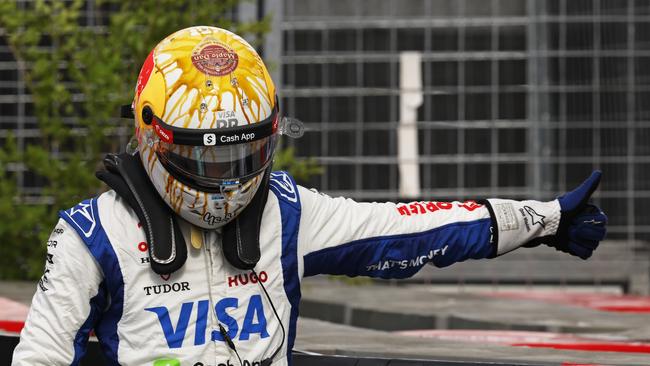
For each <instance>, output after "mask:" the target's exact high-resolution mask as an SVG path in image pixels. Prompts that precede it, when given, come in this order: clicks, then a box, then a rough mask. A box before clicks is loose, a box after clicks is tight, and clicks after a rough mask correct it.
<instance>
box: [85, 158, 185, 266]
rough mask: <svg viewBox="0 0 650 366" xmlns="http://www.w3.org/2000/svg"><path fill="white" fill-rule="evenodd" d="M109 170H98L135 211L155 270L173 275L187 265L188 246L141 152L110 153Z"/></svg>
mask: <svg viewBox="0 0 650 366" xmlns="http://www.w3.org/2000/svg"><path fill="white" fill-rule="evenodd" d="M104 167H106V170H103V171H98V172H97V173H95V175H96V176H97V178H99V179H100V180H102V181H104V182H105V183H106V184H107V185H108V186H109V187H111V188H112V189H114V190H115V192H117V194H119V195H120V196H121V197H122V198H124V199H125V200H126V202H128V204H129V206H131V208H132V209H133V210H134V211H135V213H136V215H137V216H138V219H139V220H140V223H141V224H142V227H143V228H144V231H145V235H146V236H147V243H148V244H149V258H150V260H149V262H150V263H151V269H153V271H154V272H156V273H158V274H163V275H164V274H170V273H172V272H174V271H176V270H178V269H179V268H181V267H182V266H183V264H185V260H186V259H187V247H186V245H185V239H183V234H182V233H181V231H180V228H179V227H178V222H177V221H176V215H174V213H173V212H172V210H171V209H170V208H169V206H167V204H166V203H165V202H164V201H163V200H162V198H160V196H159V195H158V192H156V189H155V188H154V187H153V185H152V184H151V181H150V180H149V177H148V176H147V174H146V172H145V171H144V168H143V167H142V162H141V160H140V155H139V154H136V155H130V154H126V153H124V154H119V155H118V154H108V155H106V157H105V158H104Z"/></svg>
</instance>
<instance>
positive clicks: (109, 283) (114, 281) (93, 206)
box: [59, 198, 124, 365]
mask: <svg viewBox="0 0 650 366" xmlns="http://www.w3.org/2000/svg"><path fill="white" fill-rule="evenodd" d="M59 216H60V217H61V218H62V219H64V220H66V221H67V222H68V223H69V224H70V226H72V227H73V228H74V229H75V231H77V233H78V234H79V237H80V238H81V239H82V240H83V241H84V243H85V244H86V246H88V249H89V250H90V253H91V254H92V256H93V257H94V258H95V260H96V261H97V263H98V264H99V266H100V267H101V269H102V272H103V273H104V282H103V283H104V284H105V285H106V294H107V295H108V296H110V303H111V305H110V307H109V308H108V309H104V308H103V307H102V308H101V309H97V306H98V305H99V304H101V303H102V301H100V300H101V298H98V296H100V294H101V293H102V288H100V292H99V293H98V295H97V296H95V297H93V299H91V313H90V314H89V318H88V320H87V321H86V322H85V323H84V324H83V325H82V328H81V329H80V330H79V333H83V332H87V331H88V330H89V328H88V327H89V326H94V328H95V333H96V334H97V338H98V339H99V342H100V344H101V345H102V348H103V351H104V355H106V356H107V357H108V362H109V364H110V365H118V362H117V359H118V358H117V352H118V348H119V341H120V340H119V337H118V334H117V323H118V322H119V321H120V319H121V318H122V310H123V306H124V280H123V278H122V270H121V269H120V265H119V262H118V259H117V255H116V254H115V251H114V250H113V246H112V245H111V243H110V242H109V240H108V237H107V236H106V232H105V231H104V229H103V228H102V224H101V221H100V219H99V212H98V209H97V199H95V198H91V199H89V200H85V201H83V202H81V203H80V204H78V205H77V206H75V207H73V208H71V209H69V210H65V211H60V212H59ZM102 296H103V295H102ZM93 302H94V303H93ZM104 304H105V301H104ZM102 310H103V313H101V314H96V313H97V312H98V311H102ZM97 315H98V316H97ZM87 323H88V324H87ZM79 333H78V334H77V337H75V360H77V359H79V358H81V357H82V356H83V353H85V351H86V350H85V348H86V347H85V342H83V343H84V344H83V345H81V344H78V343H77V339H78V338H79V339H80V340H83V339H82V338H80V337H81V336H80V335H79ZM85 340H87V336H86V337H85ZM79 343H81V342H79ZM78 353H79V356H78Z"/></svg>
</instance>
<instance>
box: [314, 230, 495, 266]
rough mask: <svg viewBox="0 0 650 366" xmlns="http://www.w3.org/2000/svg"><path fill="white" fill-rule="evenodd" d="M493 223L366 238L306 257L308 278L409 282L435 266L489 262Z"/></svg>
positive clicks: (491, 249)
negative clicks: (332, 276) (323, 276)
mask: <svg viewBox="0 0 650 366" xmlns="http://www.w3.org/2000/svg"><path fill="white" fill-rule="evenodd" d="M491 225H492V221H491V220H490V219H481V220H475V221H468V222H457V223H453V224H448V225H445V226H441V227H437V228H435V229H431V230H428V231H424V232H420V233H412V234H401V235H391V236H381V237H374V238H366V239H361V240H356V241H352V242H349V243H345V244H341V245H338V246H335V247H329V248H324V249H321V250H318V251H315V252H312V253H309V254H307V255H305V257H304V261H305V262H304V263H305V274H304V276H305V277H306V276H313V275H316V274H337V275H348V276H360V275H363V276H370V277H379V278H408V277H411V276H413V275H414V274H415V273H417V272H418V271H419V270H420V268H422V266H424V265H425V264H426V263H428V262H433V264H434V265H435V266H437V267H446V266H449V265H451V264H453V263H456V262H460V261H463V260H465V259H468V258H472V259H482V258H487V257H488V256H490V254H491V253H492V251H493V246H492V244H490V236H491V233H490V230H491Z"/></svg>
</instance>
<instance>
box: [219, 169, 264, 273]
mask: <svg viewBox="0 0 650 366" xmlns="http://www.w3.org/2000/svg"><path fill="white" fill-rule="evenodd" d="M270 178H271V166H270V165H269V167H268V168H267V169H266V171H265V172H264V177H263V178H262V183H260V187H259V188H258V189H257V192H256V193H255V196H254V197H253V199H252V200H251V202H250V203H249V204H248V206H246V208H245V209H244V210H243V211H242V212H241V213H240V214H239V215H238V216H237V217H236V218H235V219H234V220H233V221H231V222H229V223H228V224H226V226H224V228H223V241H222V243H223V244H222V245H223V254H224V256H225V257H226V259H227V260H228V262H229V263H230V264H231V265H233V266H234V267H235V268H238V269H241V270H251V269H253V268H255V265H257V262H258V261H259V260H260V256H261V253H260V226H261V224H262V213H263V211H264V206H265V205H266V199H267V197H268V195H269V179H270Z"/></svg>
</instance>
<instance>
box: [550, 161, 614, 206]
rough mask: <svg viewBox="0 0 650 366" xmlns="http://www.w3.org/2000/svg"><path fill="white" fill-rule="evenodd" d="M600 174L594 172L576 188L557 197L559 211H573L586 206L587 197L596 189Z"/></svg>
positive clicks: (599, 172)
mask: <svg viewBox="0 0 650 366" xmlns="http://www.w3.org/2000/svg"><path fill="white" fill-rule="evenodd" d="M602 174H603V173H602V172H601V171H600V170H594V171H593V172H592V173H591V176H589V178H587V179H586V180H585V181H584V182H582V184H580V185H579V186H578V188H576V189H574V190H573V191H571V192H568V193H565V194H564V195H562V196H560V197H558V201H559V202H560V208H561V211H562V212H570V211H575V210H578V209H580V208H581V207H583V206H584V205H585V204H587V201H588V200H589V197H591V195H592V194H593V193H594V191H595V190H596V188H598V184H599V183H600V178H601V176H602Z"/></svg>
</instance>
